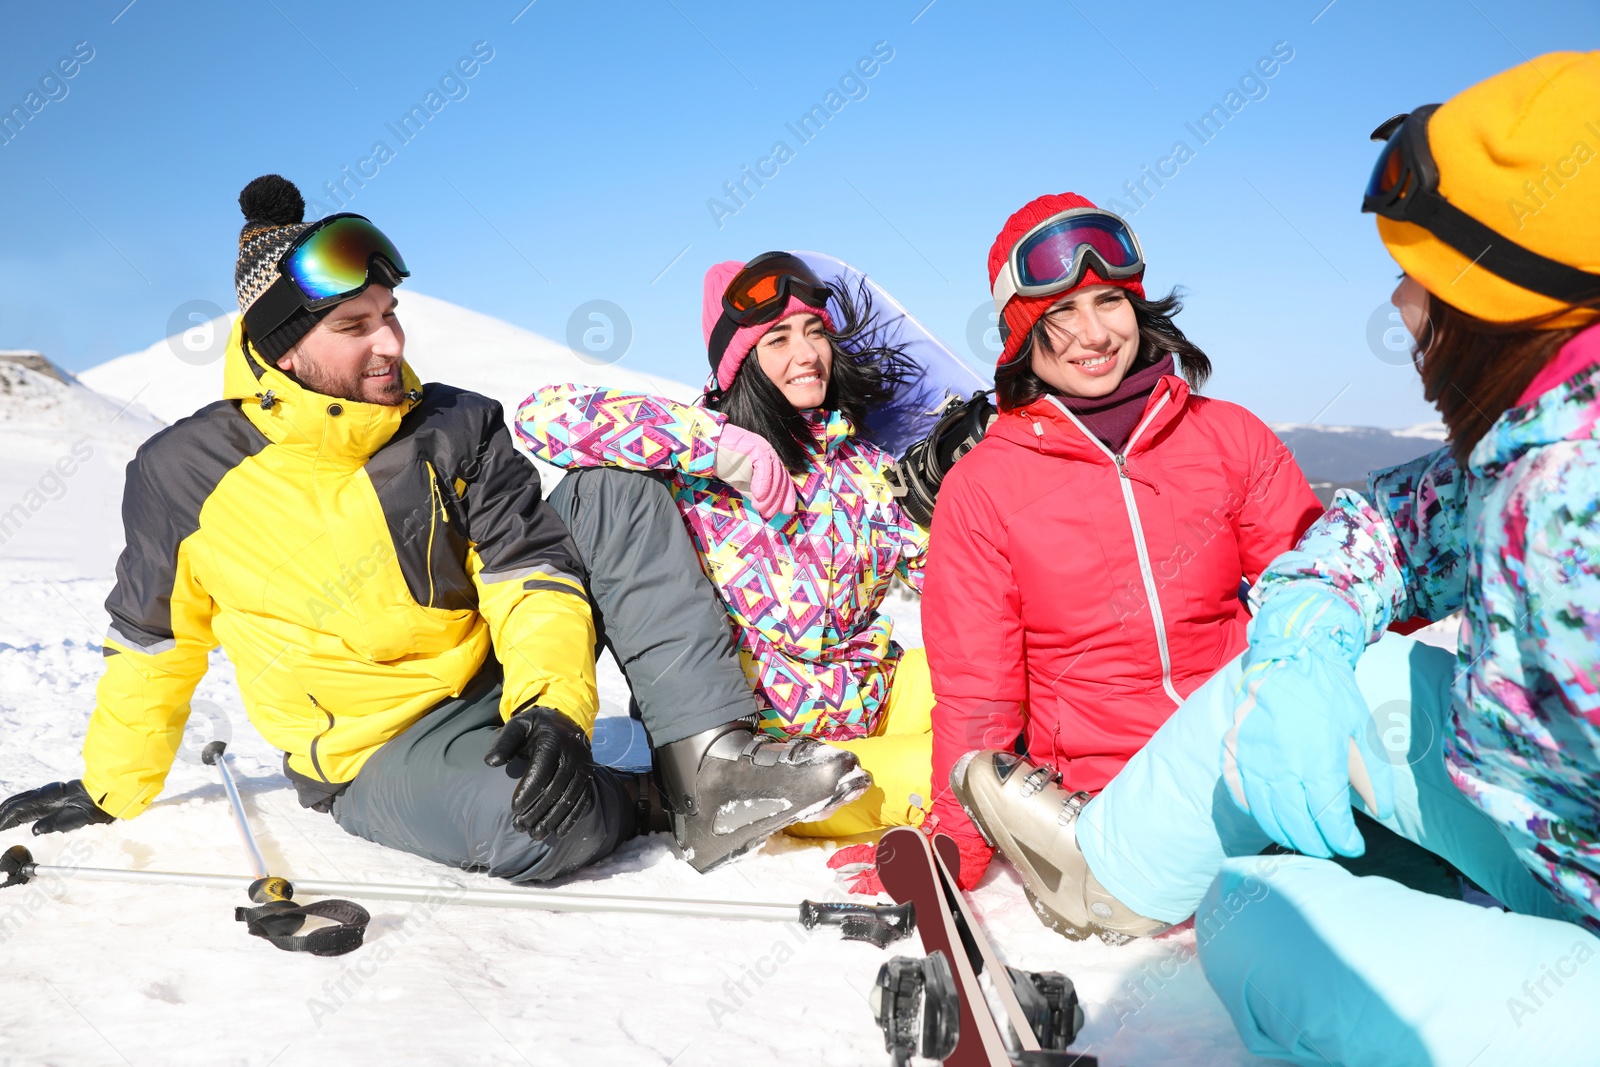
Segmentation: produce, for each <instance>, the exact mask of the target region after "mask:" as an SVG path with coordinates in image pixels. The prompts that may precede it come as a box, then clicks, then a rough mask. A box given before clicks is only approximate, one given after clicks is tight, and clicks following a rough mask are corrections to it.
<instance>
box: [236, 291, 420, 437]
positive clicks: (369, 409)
mask: <svg viewBox="0 0 1600 1067" xmlns="http://www.w3.org/2000/svg"><path fill="white" fill-rule="evenodd" d="M223 360H224V363H223V374H222V396H223V399H225V400H232V401H235V402H237V403H238V404H239V407H240V410H241V411H243V412H244V415H245V417H246V418H248V419H249V420H250V421H251V423H253V424H254V425H255V427H256V429H258V430H260V431H261V432H262V433H263V434H265V435H266V437H267V440H269V441H271V442H272V443H273V444H275V445H282V446H284V447H286V448H292V449H296V450H303V451H307V452H310V453H313V454H315V455H318V456H321V457H323V458H329V459H344V460H348V461H349V462H351V463H352V464H354V465H356V466H360V465H361V464H362V463H364V462H365V461H366V459H367V458H368V457H369V456H371V455H372V454H373V453H374V452H376V451H377V450H378V449H380V448H382V447H383V446H384V445H385V444H386V443H388V441H389V438H391V437H393V436H394V433H395V431H396V430H397V429H399V427H400V420H401V419H403V418H405V416H406V414H407V412H409V411H410V410H411V409H412V408H414V407H415V406H416V405H417V404H418V403H419V402H420V401H421V399H422V382H421V380H420V379H419V378H418V377H417V376H416V373H415V372H414V371H412V369H411V365H410V364H409V363H406V362H404V361H402V362H401V365H400V375H401V381H402V382H403V383H404V385H405V387H406V399H405V400H404V401H402V402H401V403H399V404H397V405H395V406H393V407H390V406H387V405H384V404H368V403H364V402H362V401H358V400H344V399H341V398H338V397H331V396H324V395H323V394H321V393H318V392H314V391H313V390H311V389H307V388H306V387H305V386H303V385H301V384H300V383H299V382H297V381H295V380H294V379H293V378H292V377H290V376H289V375H288V374H286V373H285V372H283V371H281V370H279V369H278V368H277V367H276V366H274V365H273V364H272V363H270V362H269V361H267V360H266V359H265V358H264V357H262V356H261V354H260V353H258V352H256V351H255V349H254V348H249V347H248V346H247V343H246V341H245V337H244V319H243V318H240V319H238V320H236V321H235V322H234V324H233V331H232V332H231V333H230V334H229V336H228V350H227V352H226V354H225V355H224V356H223Z"/></svg>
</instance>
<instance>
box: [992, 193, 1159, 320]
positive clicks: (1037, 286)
mask: <svg viewBox="0 0 1600 1067" xmlns="http://www.w3.org/2000/svg"><path fill="white" fill-rule="evenodd" d="M1091 268H1092V269H1093V270H1094V272H1095V274H1096V275H1098V276H1099V277H1101V278H1105V279H1106V280H1108V281H1110V280H1121V279H1123V278H1132V277H1135V276H1136V275H1139V274H1141V273H1143V271H1144V252H1143V250H1141V249H1140V247H1139V238H1137V237H1135V236H1134V233H1133V231H1132V230H1131V229H1129V228H1128V224H1127V223H1126V222H1124V221H1122V219H1121V218H1120V217H1118V216H1116V215H1113V214H1112V213H1111V212H1109V211H1102V210H1100V209H1099V208H1096V207H1075V208H1069V209H1068V210H1066V211H1063V212H1060V213H1059V214H1056V215H1052V216H1050V217H1049V218H1047V219H1045V220H1044V221H1043V222H1041V223H1039V224H1038V225H1037V226H1035V227H1033V229H1031V230H1029V231H1028V232H1027V233H1025V234H1023V235H1022V239H1021V240H1019V241H1018V242H1017V243H1016V244H1014V245H1012V246H1011V253H1010V255H1008V256H1007V257H1006V262H1005V265H1004V266H1003V267H1001V268H1000V273H999V274H998V275H996V276H995V279H994V308H995V311H996V312H1001V313H1003V312H1004V311H1005V307H1006V303H1007V301H1009V300H1010V299H1011V298H1012V297H1013V296H1050V295H1052V294H1055V293H1064V292H1067V291H1068V290H1070V289H1072V288H1074V287H1075V286H1077V285H1078V284H1079V283H1081V282H1082V281H1083V276H1084V273H1085V272H1086V271H1088V270H1090V269H1091Z"/></svg>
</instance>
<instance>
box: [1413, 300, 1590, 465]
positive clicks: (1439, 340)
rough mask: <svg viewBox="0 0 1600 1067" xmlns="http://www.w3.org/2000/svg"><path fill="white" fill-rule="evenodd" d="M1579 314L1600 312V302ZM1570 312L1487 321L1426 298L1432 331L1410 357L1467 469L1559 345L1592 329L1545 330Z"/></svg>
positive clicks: (1453, 450) (1425, 393)
mask: <svg viewBox="0 0 1600 1067" xmlns="http://www.w3.org/2000/svg"><path fill="white" fill-rule="evenodd" d="M1576 306H1578V307H1588V308H1595V309H1600V298H1596V299H1594V300H1590V301H1588V302H1586V303H1584V304H1579V305H1576ZM1569 310H1570V309H1569V308H1561V309H1560V310H1558V311H1556V312H1554V313H1552V314H1550V315H1545V316H1541V317H1539V318H1535V319H1523V320H1521V321H1518V322H1488V321H1486V320H1484V319H1480V318H1477V317H1475V316H1473V315H1469V314H1467V313H1466V312H1465V311H1462V310H1461V309H1460V308H1458V307H1456V306H1455V305H1453V304H1448V303H1446V302H1445V301H1443V300H1440V299H1439V298H1438V297H1437V296H1434V295H1433V293H1431V292H1429V293H1428V328H1427V329H1425V330H1424V331H1423V333H1424V336H1423V337H1422V338H1421V339H1420V340H1418V341H1417V342H1416V344H1415V345H1414V346H1413V347H1412V350H1411V358H1412V360H1413V362H1415V363H1416V365H1417V372H1418V373H1419V374H1421V375H1422V395H1423V396H1424V397H1425V398H1426V399H1427V401H1428V402H1429V403H1430V404H1432V405H1433V406H1434V407H1436V408H1438V409H1439V417H1440V418H1441V419H1443V420H1444V424H1445V428H1446V429H1447V430H1449V431H1450V454H1451V455H1453V456H1454V457H1455V460H1456V463H1458V464H1460V465H1461V466H1462V467H1465V466H1466V465H1467V458H1468V457H1469V456H1471V455H1472V449H1473V447H1474V446H1475V445H1477V443H1478V442H1479V441H1480V440H1482V439H1483V435H1484V434H1486V433H1488V432H1489V427H1491V426H1493V425H1494V424H1495V420H1497V419H1498V418H1500V416H1501V415H1504V414H1505V413H1506V412H1507V411H1509V410H1510V409H1511V408H1512V407H1513V406H1514V405H1515V404H1516V402H1517V398H1518V397H1520V396H1521V395H1522V391H1523V390H1524V389H1526V388H1528V384H1529V383H1530V382H1532V381H1533V379H1534V378H1535V377H1536V376H1537V375H1538V373H1539V372H1540V371H1541V370H1543V369H1544V367H1545V364H1547V363H1549V362H1550V360H1551V359H1552V358H1554V356H1555V354H1556V353H1557V352H1558V351H1560V349H1561V346H1562V345H1564V344H1566V343H1567V342H1568V341H1569V340H1571V339H1572V337H1573V336H1574V335H1576V334H1579V333H1582V332H1583V331H1584V330H1586V329H1588V328H1589V325H1590V324H1585V325H1583V326H1572V327H1568V328H1565V329H1554V330H1552V329H1548V328H1546V329H1539V326H1540V324H1542V323H1547V322H1549V321H1550V320H1551V319H1555V318H1560V317H1561V316H1563V315H1565V314H1567V312H1568V311H1569Z"/></svg>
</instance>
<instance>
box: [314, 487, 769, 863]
mask: <svg viewBox="0 0 1600 1067" xmlns="http://www.w3.org/2000/svg"><path fill="white" fill-rule="evenodd" d="M550 504H551V506H552V507H554V508H555V509H556V512H557V514H559V515H560V516H561V519H562V521H563V522H565V523H566V525H567V529H568V530H569V531H570V532H571V533H572V537H573V540H574V541H575V542H576V543H577V546H578V552H579V554H580V556H581V557H582V560H583V563H584V566H585V568H586V569H587V570H588V582H587V587H588V592H589V599H590V604H591V607H592V608H593V611H594V619H595V629H596V633H597V635H598V640H599V647H597V648H596V650H595V651H596V655H598V654H599V651H600V648H609V649H610V650H611V652H612V655H613V656H614V657H615V658H616V661H617V663H618V665H619V666H620V667H621V669H622V672H623V675H624V676H625V677H626V678H627V681H628V686H629V688H630V689H631V690H632V693H633V697H634V701H635V703H636V704H637V705H638V708H639V717H640V719H641V720H642V721H643V723H644V727H645V730H646V731H647V732H648V733H649V735H650V742H651V745H652V746H653V747H658V746H660V745H665V744H670V743H672V742H673V741H679V740H682V739H683V738H686V737H690V736H692V735H694V734H697V733H699V732H701V731H702V730H708V729H710V728H711V727H713V726H718V725H720V724H722V723H725V722H729V721H731V720H733V719H737V718H742V717H746V716H750V715H753V714H754V713H755V711H756V707H755V697H754V695H753V694H752V692H751V689H750V683H749V682H748V681H746V680H745V676H744V671H743V669H742V668H741V667H740V665H739V655H738V648H737V645H736V644H735V642H734V639H733V631H732V628H731V627H730V626H729V623H728V617H727V612H726V611H725V610H724V608H723V606H722V602H721V600H720V599H719V598H718V596H717V592H716V590H715V589H714V588H713V587H712V585H711V582H710V580H709V579H707V578H706V576H705V573H704V572H703V571H702V570H701V569H700V561H699V558H698V557H697V556H696V554H695V551H694V546H693V544H692V543H691V542H690V540H689V536H688V532H687V531H686V530H685V529H684V526H683V519H682V517H681V516H680V515H679V514H678V510H677V508H676V506H675V505H674V504H673V502H672V497H671V494H670V493H669V492H668V490H667V487H666V485H665V484H664V483H663V482H662V481H661V480H660V479H658V478H656V477H653V476H651V475H646V474H638V473H634V472H631V471H621V470H614V469H611V468H604V467H601V468H594V469H590V470H582V471H573V472H572V473H570V474H568V475H567V476H566V477H565V478H564V479H562V481H561V484H560V485H558V486H556V489H555V491H554V492H553V493H551V495H550ZM500 678H501V674H500V667H499V664H498V663H497V662H495V661H493V660H491V661H490V662H489V663H487V664H485V666H484V669H483V671H482V672H480V674H479V675H478V677H477V678H475V679H474V680H473V681H472V682H471V684H469V685H468V687H467V689H466V690H465V691H463V692H462V694H461V695H460V696H459V697H456V698H454V699H451V700H447V701H445V702H444V703H442V704H440V705H439V706H438V707H436V708H434V709H433V710H432V711H429V712H428V713H427V714H426V715H424V716H423V717H422V718H421V719H418V720H417V721H416V722H415V723H413V724H412V725H411V726H410V727H408V728H407V729H406V731H405V732H404V733H402V734H400V736H398V737H396V738H394V739H393V740H391V741H389V742H388V743H386V744H385V745H384V746H383V747H382V748H380V749H379V750H378V751H377V752H376V753H374V754H373V756H372V757H371V758H370V759H368V760H367V762H366V764H365V766H363V767H362V768H361V773H360V774H358V775H357V776H356V778H355V780H354V781H352V782H351V783H350V784H349V786H348V787H347V788H346V789H345V790H344V791H343V792H342V793H340V794H339V795H338V796H337V797H336V798H335V799H334V801H333V808H332V813H333V817H334V820H335V821H336V822H337V823H338V824H339V826H340V827H342V828H343V829H345V830H346V831H348V832H349V833H352V834H355V835H356V836H357V837H363V838H366V839H367V840H368V841H373V842H376V843H377V844H380V845H385V846H388V847H390V848H396V849H400V850H401V851H403V852H410V853H412V854H414V855H418V856H422V857H424V858H426V859H430V860H434V861H436V862H439V863H444V864H448V865H450V866H453V867H458V868H465V869H470V870H483V871H487V872H488V873H489V874H491V875H494V876H495V877H498V878H505V879H507V880H509V881H511V882H514V883H529V882H543V881H547V880H549V879H552V878H559V877H561V876H562V875H565V874H569V873H571V872H572V871H575V870H577V869H579V868H581V867H584V866H587V865H588V864H590V863H593V862H595V861H596V860H599V859H601V858H603V857H605V856H606V855H608V854H609V853H610V852H611V851H612V850H613V849H615V848H616V847H617V845H618V844H619V843H620V842H621V841H623V840H626V839H627V838H628V837H631V836H633V833H634V814H633V808H632V805H631V803H630V802H629V798H628V794H627V792H626V791H625V790H624V788H623V785H622V781H621V779H620V777H619V776H618V775H617V774H615V773H614V772H612V771H610V770H609V769H607V768H604V767H599V768H596V771H595V777H594V782H593V784H591V786H590V790H591V792H592V794H593V797H594V803H593V804H592V805H590V808H589V811H588V814H586V815H585V816H584V817H583V819H582V820H581V821H580V822H579V824H578V825H577V826H576V827H574V828H573V829H572V830H571V831H570V832H568V833H567V834H566V835H565V836H563V837H559V838H557V837H549V838H545V839H535V838H533V837H531V836H529V835H528V834H527V833H525V832H523V831H519V830H516V829H513V828H512V826H511V794H512V792H513V790H515V789H516V785H517V781H518V780H519V779H520V778H521V776H522V773H523V771H525V770H526V769H527V768H526V764H525V762H524V761H520V760H518V761H514V762H512V763H510V764H508V765H507V766H505V767H489V766H486V765H485V764H484V762H483V757H484V754H485V753H487V752H488V751H489V747H490V746H491V745H492V744H493V743H494V739H495V735H496V733H497V731H498V730H499V728H500V725H501V719H500V693H501V685H500Z"/></svg>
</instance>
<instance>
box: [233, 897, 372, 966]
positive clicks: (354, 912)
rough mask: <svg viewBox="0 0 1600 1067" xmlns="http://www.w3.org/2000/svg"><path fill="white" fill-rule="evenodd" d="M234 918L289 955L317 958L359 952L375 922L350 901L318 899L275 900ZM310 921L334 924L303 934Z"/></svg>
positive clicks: (245, 910) (244, 911) (251, 931)
mask: <svg viewBox="0 0 1600 1067" xmlns="http://www.w3.org/2000/svg"><path fill="white" fill-rule="evenodd" d="M233 917H234V918H235V919H236V920H238V921H239V922H242V923H246V924H247V926H246V929H248V930H249V931H250V933H251V934H253V935H254V936H256V937H259V938H261V939H263V940H265V941H270V942H271V943H272V944H274V945H276V946H278V947H279V948H281V949H283V950H284V951H285V952H309V953H311V954H312V955H313V956H343V955H344V954H345V953H346V952H353V951H355V950H356V949H358V948H360V947H361V943H362V940H363V939H364V938H365V937H366V934H367V923H369V922H371V921H372V916H371V915H369V914H368V913H367V909H366V908H363V907H362V906H361V905H360V904H357V903H355V902H354V901H349V900H318V901H313V902H312V903H310V904H296V903H294V902H293V901H291V900H273V901H269V902H268V903H266V904H262V905H261V906H260V907H255V908H239V909H237V910H235V911H234V913H233ZM307 919H327V920H329V921H330V922H332V923H333V925H332V926H324V927H321V928H320V929H317V930H313V931H311V932H310V933H309V934H302V933H300V928H301V927H302V926H304V925H305V921H306V920H307Z"/></svg>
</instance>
